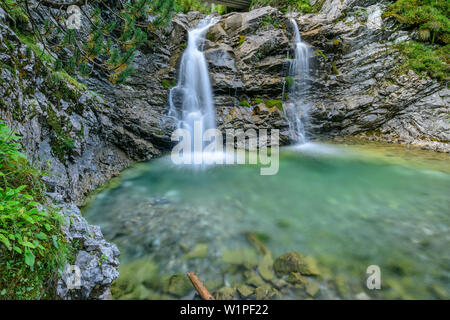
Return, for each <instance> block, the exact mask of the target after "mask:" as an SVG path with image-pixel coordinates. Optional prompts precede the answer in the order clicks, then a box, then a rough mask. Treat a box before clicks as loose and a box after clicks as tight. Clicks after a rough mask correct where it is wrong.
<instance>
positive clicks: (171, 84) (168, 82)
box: [161, 79, 177, 89]
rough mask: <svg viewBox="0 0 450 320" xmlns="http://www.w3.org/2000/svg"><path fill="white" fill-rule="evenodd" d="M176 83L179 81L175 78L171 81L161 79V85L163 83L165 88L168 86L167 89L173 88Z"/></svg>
mask: <svg viewBox="0 0 450 320" xmlns="http://www.w3.org/2000/svg"><path fill="white" fill-rule="evenodd" d="M176 84H177V83H176V82H175V81H174V80H172V81H169V80H166V79H164V80H162V81H161V85H162V86H163V87H164V88H166V89H168V88H172V87H173V86H175V85H176Z"/></svg>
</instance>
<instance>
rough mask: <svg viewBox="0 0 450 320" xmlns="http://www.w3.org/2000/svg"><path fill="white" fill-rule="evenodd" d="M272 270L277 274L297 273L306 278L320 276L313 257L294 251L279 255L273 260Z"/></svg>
mask: <svg viewBox="0 0 450 320" xmlns="http://www.w3.org/2000/svg"><path fill="white" fill-rule="evenodd" d="M273 268H274V269H275V271H276V272H277V273H278V274H289V273H291V272H298V273H300V274H302V275H307V276H316V275H319V274H320V272H319V268H318V267H317V262H316V260H315V259H314V258H313V257H310V256H307V255H305V254H302V253H298V252H295V251H293V252H289V253H286V254H283V255H281V256H280V257H279V258H278V259H277V260H275V263H274V265H273Z"/></svg>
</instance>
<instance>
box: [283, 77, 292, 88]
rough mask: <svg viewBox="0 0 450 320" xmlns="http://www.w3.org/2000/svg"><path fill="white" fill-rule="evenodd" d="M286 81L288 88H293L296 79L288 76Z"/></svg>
mask: <svg viewBox="0 0 450 320" xmlns="http://www.w3.org/2000/svg"><path fill="white" fill-rule="evenodd" d="M285 81H286V84H287V86H288V88H292V86H293V85H294V79H293V78H292V77H286V78H285Z"/></svg>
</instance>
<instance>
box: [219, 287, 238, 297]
mask: <svg viewBox="0 0 450 320" xmlns="http://www.w3.org/2000/svg"><path fill="white" fill-rule="evenodd" d="M235 297H236V289H235V288H230V287H223V288H220V289H219V290H218V291H217V292H216V299H217V300H233V299H234V298H235Z"/></svg>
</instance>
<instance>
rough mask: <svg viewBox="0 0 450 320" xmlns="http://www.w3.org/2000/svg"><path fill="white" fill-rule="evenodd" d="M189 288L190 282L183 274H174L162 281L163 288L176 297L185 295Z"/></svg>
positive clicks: (190, 287)
mask: <svg viewBox="0 0 450 320" xmlns="http://www.w3.org/2000/svg"><path fill="white" fill-rule="evenodd" d="M191 289H192V286H191V283H190V282H189V280H188V279H187V278H186V276H185V275H183V274H175V275H173V276H171V277H170V278H168V279H167V280H166V281H165V282H164V283H163V290H164V291H165V292H168V293H170V294H173V295H174V296H177V297H182V296H184V295H186V294H187V293H188V292H189V290H191Z"/></svg>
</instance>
